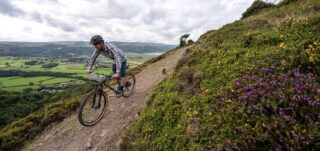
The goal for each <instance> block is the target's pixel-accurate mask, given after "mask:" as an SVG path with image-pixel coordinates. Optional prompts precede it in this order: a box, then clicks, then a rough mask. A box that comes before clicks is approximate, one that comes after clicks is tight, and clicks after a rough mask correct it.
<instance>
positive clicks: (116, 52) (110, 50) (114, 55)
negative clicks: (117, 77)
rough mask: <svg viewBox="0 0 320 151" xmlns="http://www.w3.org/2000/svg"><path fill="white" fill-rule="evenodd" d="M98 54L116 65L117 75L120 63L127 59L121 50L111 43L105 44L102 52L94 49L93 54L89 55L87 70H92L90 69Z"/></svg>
mask: <svg viewBox="0 0 320 151" xmlns="http://www.w3.org/2000/svg"><path fill="white" fill-rule="evenodd" d="M100 53H102V54H103V55H104V56H106V57H109V58H110V59H112V61H113V64H116V72H118V73H119V72H120V69H121V63H122V62H123V61H125V60H126V59H127V57H126V54H125V53H124V52H123V51H122V50H121V49H119V48H118V47H116V46H114V45H113V44H111V43H108V42H105V44H104V50H98V49H95V50H94V52H93V54H92V55H91V58H90V60H89V66H88V69H89V70H92V67H93V65H94V63H95V61H96V59H97V58H98V56H99V54H100Z"/></svg>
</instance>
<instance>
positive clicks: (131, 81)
mask: <svg viewBox="0 0 320 151" xmlns="http://www.w3.org/2000/svg"><path fill="white" fill-rule="evenodd" d="M127 78H128V81H127V82H126V84H125V85H124V88H123V94H122V96H123V97H126V98H127V97H129V96H131V95H132V94H133V90H134V87H135V85H136V78H135V77H134V75H133V74H128V75H127Z"/></svg>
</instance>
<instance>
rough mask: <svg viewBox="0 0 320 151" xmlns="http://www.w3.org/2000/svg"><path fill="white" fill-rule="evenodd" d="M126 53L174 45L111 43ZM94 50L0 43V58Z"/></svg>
mask: <svg viewBox="0 0 320 151" xmlns="http://www.w3.org/2000/svg"><path fill="white" fill-rule="evenodd" d="M111 43H113V44H114V45H116V46H118V47H119V48H120V49H123V50H124V51H126V52H135V53H155V52H165V51H167V50H169V49H172V48H174V47H176V45H169V44H162V43H147V42H118V41H115V42H111ZM93 49H94V48H93V47H92V46H91V45H89V43H88V42H85V41H61V42H0V56H8V55H9V56H49V57H71V56H77V55H88V54H91V53H92V50H93Z"/></svg>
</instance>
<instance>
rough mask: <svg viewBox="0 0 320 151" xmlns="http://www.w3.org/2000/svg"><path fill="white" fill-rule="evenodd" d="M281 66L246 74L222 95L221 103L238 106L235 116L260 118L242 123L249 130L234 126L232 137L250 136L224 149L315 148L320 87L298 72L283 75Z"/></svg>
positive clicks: (313, 80) (310, 76)
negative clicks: (242, 114) (247, 133)
mask: <svg viewBox="0 0 320 151" xmlns="http://www.w3.org/2000/svg"><path fill="white" fill-rule="evenodd" d="M281 66H282V65H281V64H279V65H272V66H271V67H269V68H266V67H262V68H255V69H252V70H248V71H246V73H245V74H244V75H243V76H242V77H240V78H239V79H238V80H237V81H236V83H235V85H234V86H233V87H232V88H231V89H228V90H227V91H226V92H225V93H224V94H223V97H222V98H221V101H222V102H224V103H227V104H228V103H233V102H234V103H236V104H237V105H238V106H234V107H233V108H232V111H233V113H234V114H240V112H241V113H243V112H244V113H245V114H246V115H247V118H248V119H249V121H252V120H250V119H259V118H260V120H256V121H255V122H252V123H250V122H248V121H245V120H243V123H242V124H243V125H246V123H247V124H248V125H250V126H243V125H241V124H240V125H234V127H233V128H234V129H236V130H238V131H237V132H235V133H234V134H235V135H237V134H238V135H241V133H243V132H248V131H251V132H249V133H251V134H250V135H249V136H247V137H246V138H244V139H243V140H241V141H240V143H238V144H232V143H229V144H228V145H227V146H229V147H233V148H235V147H239V148H244V146H254V147H255V148H251V147H250V148H249V149H250V150H256V149H258V148H268V147H271V148H270V149H272V150H283V149H284V150H296V149H298V150H312V149H315V148H316V147H317V144H316V143H317V139H318V137H319V136H318V134H319V132H320V129H319V126H320V123H319V120H320V117H319V115H318V113H319V112H320V102H319V101H320V85H319V84H318V83H317V82H316V78H315V75H314V74H313V73H301V72H300V69H299V68H295V69H291V70H289V71H285V70H283V69H281V68H282V67H281ZM223 106H224V105H221V107H223ZM216 109H218V110H220V109H219V108H216ZM252 128H254V131H252Z"/></svg>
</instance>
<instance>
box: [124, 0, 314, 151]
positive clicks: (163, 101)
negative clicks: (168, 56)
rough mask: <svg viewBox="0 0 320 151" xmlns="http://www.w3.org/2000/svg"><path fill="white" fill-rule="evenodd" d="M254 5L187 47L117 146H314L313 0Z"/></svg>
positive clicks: (158, 147)
mask: <svg viewBox="0 0 320 151" xmlns="http://www.w3.org/2000/svg"><path fill="white" fill-rule="evenodd" d="M259 6H261V5H255V6H254V7H256V8H251V9H250V10H259V11H251V12H250V13H247V14H246V16H244V17H243V19H241V20H238V21H235V22H234V23H231V24H227V25H225V26H223V27H222V28H220V29H218V30H211V31H208V32H207V33H205V34H203V35H202V36H201V37H200V38H199V40H198V41H197V42H196V44H195V45H194V46H192V47H191V48H190V49H188V50H187V54H186V55H184V57H183V58H182V59H181V60H180V61H179V63H178V66H177V67H176V70H175V74H173V76H172V77H171V78H169V79H167V80H165V81H164V82H163V83H161V84H160V85H159V86H158V87H157V89H156V90H155V92H154V94H153V96H152V98H151V99H150V100H149V101H148V104H147V107H146V109H144V110H143V111H142V112H141V114H140V116H139V117H138V119H137V120H135V121H134V122H133V123H132V124H131V126H130V127H129V128H128V130H126V132H125V133H124V135H123V142H122V143H121V150H136V151H140V150H317V149H319V148H320V144H319V138H320V135H319V134H320V130H319V127H320V124H319V121H320V119H319V118H320V117H319V112H320V103H319V101H320V100H319V99H320V85H319V82H320V77H319V75H320V47H319V43H320V36H319V35H320V30H319V29H320V1H319V0H284V1H283V2H281V3H280V4H278V5H276V6H268V7H259Z"/></svg>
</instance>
